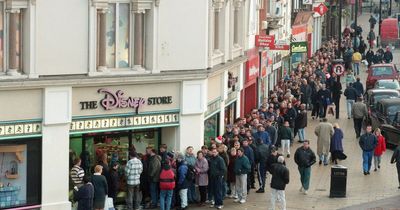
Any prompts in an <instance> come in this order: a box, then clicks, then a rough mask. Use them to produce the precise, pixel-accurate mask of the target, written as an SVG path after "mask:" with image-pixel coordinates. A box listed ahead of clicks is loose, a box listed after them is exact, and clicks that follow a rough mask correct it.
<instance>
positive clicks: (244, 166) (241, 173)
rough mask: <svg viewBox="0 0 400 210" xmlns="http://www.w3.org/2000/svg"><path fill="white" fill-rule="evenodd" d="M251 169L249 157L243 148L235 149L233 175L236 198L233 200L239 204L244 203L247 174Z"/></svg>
mask: <svg viewBox="0 0 400 210" xmlns="http://www.w3.org/2000/svg"><path fill="white" fill-rule="evenodd" d="M250 170H251V165H250V162H249V159H248V158H247V157H246V156H245V155H244V152H243V149H242V148H239V149H238V150H237V158H236V160H235V168H234V171H235V176H236V182H235V183H236V192H237V195H238V198H237V199H236V200H235V202H240V203H241V204H243V203H246V198H247V185H248V184H247V174H248V173H249V172H250Z"/></svg>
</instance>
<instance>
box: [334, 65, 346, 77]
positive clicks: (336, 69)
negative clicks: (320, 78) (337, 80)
mask: <svg viewBox="0 0 400 210" xmlns="http://www.w3.org/2000/svg"><path fill="white" fill-rule="evenodd" d="M333 72H335V74H336V75H338V76H341V75H342V74H343V73H344V65H343V64H341V63H337V64H335V65H334V66H333Z"/></svg>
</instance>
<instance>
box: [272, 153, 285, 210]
mask: <svg viewBox="0 0 400 210" xmlns="http://www.w3.org/2000/svg"><path fill="white" fill-rule="evenodd" d="M284 161H285V159H284V157H283V156H280V157H278V162H277V163H275V164H274V165H273V170H272V179H271V209H275V202H276V201H277V200H278V201H280V202H281V203H282V209H286V199H285V188H286V185H287V184H289V169H288V168H286V166H285V165H283V163H284Z"/></svg>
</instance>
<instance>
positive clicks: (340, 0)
mask: <svg viewBox="0 0 400 210" xmlns="http://www.w3.org/2000/svg"><path fill="white" fill-rule="evenodd" d="M342 9H343V0H339V30H338V33H339V36H338V37H339V48H340V46H341V45H342Z"/></svg>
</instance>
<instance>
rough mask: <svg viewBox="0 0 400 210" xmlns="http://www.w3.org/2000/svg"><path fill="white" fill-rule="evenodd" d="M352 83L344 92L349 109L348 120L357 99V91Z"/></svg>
mask: <svg viewBox="0 0 400 210" xmlns="http://www.w3.org/2000/svg"><path fill="white" fill-rule="evenodd" d="M352 85H353V84H352V83H349V84H348V85H347V87H346V90H345V91H344V96H346V107H347V119H350V117H351V108H352V107H353V104H354V102H355V101H356V99H357V95H358V93H357V90H356V89H354V88H353V86H352Z"/></svg>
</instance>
